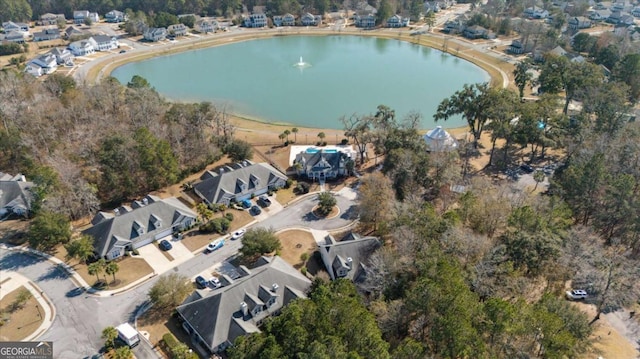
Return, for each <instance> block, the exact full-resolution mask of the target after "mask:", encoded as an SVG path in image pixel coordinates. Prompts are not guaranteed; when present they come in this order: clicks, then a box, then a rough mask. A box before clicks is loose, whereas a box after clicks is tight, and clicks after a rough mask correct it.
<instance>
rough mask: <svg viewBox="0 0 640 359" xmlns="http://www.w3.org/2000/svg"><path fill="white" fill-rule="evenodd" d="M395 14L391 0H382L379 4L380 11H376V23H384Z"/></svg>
mask: <svg viewBox="0 0 640 359" xmlns="http://www.w3.org/2000/svg"><path fill="white" fill-rule="evenodd" d="M393 14H394V11H393V8H392V7H391V3H390V2H389V0H381V1H380V5H379V6H378V12H377V13H376V25H384V24H386V22H387V19H389V18H390V17H391V16H392V15H393Z"/></svg>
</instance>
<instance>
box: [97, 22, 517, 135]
mask: <svg viewBox="0 0 640 359" xmlns="http://www.w3.org/2000/svg"><path fill="white" fill-rule="evenodd" d="M208 36H211V37H209V38H204V39H192V40H187V41H188V42H187V43H183V44H180V43H178V44H164V45H160V46H161V47H160V48H157V47H156V48H149V49H145V50H142V51H141V52H140V53H131V54H130V53H127V54H122V55H119V56H118V57H117V58H115V59H114V58H103V59H101V60H96V61H95V62H94V63H91V65H90V66H91V68H90V69H89V70H88V71H87V73H86V77H85V81H87V82H89V83H95V82H99V81H100V80H101V79H102V78H104V77H106V76H109V75H110V74H111V73H112V72H113V71H114V70H115V69H116V68H118V67H120V66H123V65H126V64H128V63H132V62H139V61H144V60H148V59H151V58H155V57H159V56H169V55H173V54H177V53H181V52H185V51H194V50H199V49H204V48H210V47H217V46H223V45H228V44H231V43H236V42H243V41H251V40H256V39H265V38H273V37H278V36H367V37H378V38H384V39H392V40H398V41H405V42H410V43H413V44H418V45H422V46H427V47H430V48H433V49H436V50H439V51H443V52H445V53H448V54H450V55H452V56H456V57H458V58H460V59H463V60H465V61H469V62H471V63H473V64H475V65H476V66H478V67H480V68H482V69H483V70H484V71H486V72H487V73H488V74H489V76H490V78H491V85H492V86H501V85H505V84H507V83H508V84H509V85H511V86H513V84H512V81H511V79H510V78H509V77H510V75H509V74H510V72H511V71H505V70H503V69H501V68H500V67H505V66H507V64H505V63H504V62H501V61H499V60H497V59H495V58H494V57H491V56H488V55H486V54H484V53H482V52H480V51H477V50H475V49H473V48H471V47H470V46H464V44H459V43H456V44H455V46H452V47H449V46H447V45H448V39H447V38H444V37H439V36H435V35H433V34H430V33H427V34H423V35H419V36H411V35H410V34H409V33H408V32H398V33H392V32H381V31H349V30H345V31H339V32H335V31H329V30H324V31H323V30H320V29H304V28H300V29H296V30H294V31H287V32H283V31H271V30H265V31H264V32H250V33H244V34H237V33H222V34H216V35H208ZM232 117H233V121H234V122H235V125H236V126H237V127H238V132H240V133H243V134H244V136H245V137H246V138H248V137H249V133H251V132H255V131H256V130H259V132H261V133H263V134H264V133H269V134H273V135H274V138H275V140H276V141H277V136H278V134H279V133H281V132H282V131H283V130H284V129H287V128H291V127H298V128H300V129H305V130H319V131H324V132H325V133H327V135H331V136H333V135H334V133H335V132H336V131H337V132H340V133H342V130H337V129H330V128H313V127H305V126H298V125H296V124H288V123H282V122H268V121H265V120H262V119H260V118H250V117H247V116H243V115H238V114H232ZM258 125H259V126H258ZM442 125H443V127H446V128H448V129H451V130H454V132H455V133H456V134H461V133H462V132H466V126H464V127H459V126H458V127H453V128H451V127H447V126H446V122H445V123H442ZM256 127H259V129H256ZM263 140H264V139H263Z"/></svg>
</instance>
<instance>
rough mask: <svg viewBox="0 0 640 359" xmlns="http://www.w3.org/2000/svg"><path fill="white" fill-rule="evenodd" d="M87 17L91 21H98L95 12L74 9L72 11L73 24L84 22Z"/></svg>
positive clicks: (98, 18)
mask: <svg viewBox="0 0 640 359" xmlns="http://www.w3.org/2000/svg"><path fill="white" fill-rule="evenodd" d="M87 19H88V20H89V21H91V22H99V21H100V16H98V13H97V12H89V11H88V10H76V11H74V12H73V23H74V24H76V25H80V24H84V23H85V21H86V20H87Z"/></svg>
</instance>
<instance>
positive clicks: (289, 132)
mask: <svg viewBox="0 0 640 359" xmlns="http://www.w3.org/2000/svg"><path fill="white" fill-rule="evenodd" d="M283 134H284V135H285V136H287V142H289V135H290V134H291V131H289V130H284V132H283Z"/></svg>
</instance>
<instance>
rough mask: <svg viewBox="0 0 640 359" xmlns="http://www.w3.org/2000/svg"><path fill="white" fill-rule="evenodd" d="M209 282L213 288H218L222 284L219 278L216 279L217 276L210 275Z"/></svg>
mask: <svg viewBox="0 0 640 359" xmlns="http://www.w3.org/2000/svg"><path fill="white" fill-rule="evenodd" d="M209 283H211V286H212V287H213V288H220V287H221V286H222V283H221V282H220V279H218V277H211V279H209Z"/></svg>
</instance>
